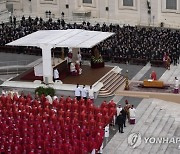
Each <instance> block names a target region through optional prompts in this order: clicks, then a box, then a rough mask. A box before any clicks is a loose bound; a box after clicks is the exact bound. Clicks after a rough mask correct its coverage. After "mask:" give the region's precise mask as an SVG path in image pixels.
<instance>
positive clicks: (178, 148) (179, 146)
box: [165, 127, 180, 154]
mask: <svg viewBox="0 0 180 154" xmlns="http://www.w3.org/2000/svg"><path fill="white" fill-rule="evenodd" d="M173 137H174V139H175V140H176V139H178V141H177V142H176V141H175V142H174V143H169V144H168V148H167V150H166V152H165V153H166V154H167V153H180V127H178V128H177V129H176V131H175V133H174V135H173Z"/></svg>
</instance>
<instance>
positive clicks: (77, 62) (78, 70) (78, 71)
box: [75, 61, 82, 75]
mask: <svg viewBox="0 0 180 154" xmlns="http://www.w3.org/2000/svg"><path fill="white" fill-rule="evenodd" d="M75 68H76V71H77V74H78V75H79V74H81V73H82V69H81V67H80V63H79V61H76V64H75Z"/></svg>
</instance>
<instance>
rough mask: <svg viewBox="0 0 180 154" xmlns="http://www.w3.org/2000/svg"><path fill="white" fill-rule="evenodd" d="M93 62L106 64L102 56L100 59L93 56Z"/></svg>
mask: <svg viewBox="0 0 180 154" xmlns="http://www.w3.org/2000/svg"><path fill="white" fill-rule="evenodd" d="M91 61H92V62H93V63H103V62H104V61H103V58H102V56H101V55H100V56H99V57H98V58H96V57H95V56H91Z"/></svg>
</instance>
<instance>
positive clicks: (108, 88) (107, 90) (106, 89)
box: [100, 78, 125, 93]
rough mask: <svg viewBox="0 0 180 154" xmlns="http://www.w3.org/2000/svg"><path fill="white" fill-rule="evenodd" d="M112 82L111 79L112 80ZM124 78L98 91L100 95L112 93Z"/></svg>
mask: <svg viewBox="0 0 180 154" xmlns="http://www.w3.org/2000/svg"><path fill="white" fill-rule="evenodd" d="M112 80H113V79H112ZM124 81H125V79H124V78H118V79H117V80H116V81H114V82H113V83H112V84H109V87H106V88H105V89H104V88H102V89H101V90H100V92H101V93H108V92H111V93H112V92H114V91H115V90H116V89H117V88H118V87H119V86H120V85H122V84H123V83H124Z"/></svg>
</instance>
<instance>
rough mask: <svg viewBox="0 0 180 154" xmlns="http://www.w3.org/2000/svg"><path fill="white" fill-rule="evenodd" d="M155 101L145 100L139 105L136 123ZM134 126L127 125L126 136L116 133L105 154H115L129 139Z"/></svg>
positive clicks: (104, 150)
mask: <svg viewBox="0 0 180 154" xmlns="http://www.w3.org/2000/svg"><path fill="white" fill-rule="evenodd" d="M152 101H153V99H143V100H142V101H141V102H140V103H139V105H138V106H137V108H136V110H137V113H136V121H137V122H138V121H139V119H140V118H141V117H142V115H143V114H144V112H145V111H146V110H147V108H149V106H150V105H151V103H152ZM133 127H134V126H132V125H129V124H127V127H126V128H125V129H124V134H120V133H118V132H117V133H116V134H115V135H114V137H113V138H112V139H111V140H110V142H109V143H108V145H106V147H105V148H104V149H103V153H104V154H110V153H115V151H116V149H117V148H118V147H119V146H120V144H121V143H122V142H123V141H124V140H125V139H126V138H127V136H128V134H129V132H130V131H131V130H132V128H133Z"/></svg>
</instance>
